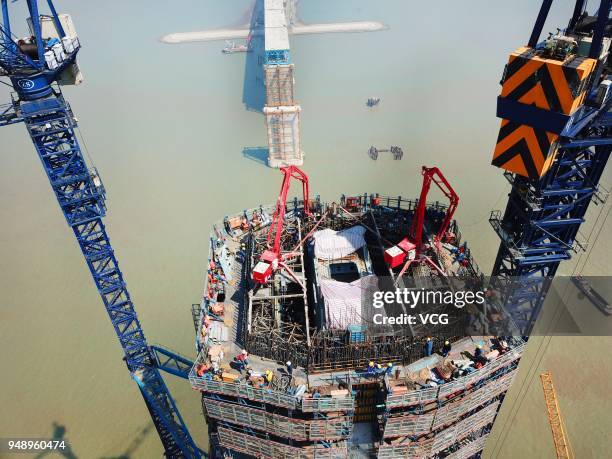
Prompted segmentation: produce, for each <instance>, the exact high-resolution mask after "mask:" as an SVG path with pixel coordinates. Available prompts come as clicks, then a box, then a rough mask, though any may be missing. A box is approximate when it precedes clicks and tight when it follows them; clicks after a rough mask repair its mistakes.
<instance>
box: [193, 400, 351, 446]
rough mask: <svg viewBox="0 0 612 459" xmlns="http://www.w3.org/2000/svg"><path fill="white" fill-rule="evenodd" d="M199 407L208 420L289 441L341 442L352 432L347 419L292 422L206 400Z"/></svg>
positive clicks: (275, 415)
mask: <svg viewBox="0 0 612 459" xmlns="http://www.w3.org/2000/svg"><path fill="white" fill-rule="evenodd" d="M203 405H204V408H205V410H206V414H208V416H210V417H212V418H215V419H218V420H220V421H224V422H231V423H233V424H238V425H240V426H243V427H248V428H250V429H256V430H261V431H264V432H266V433H269V434H272V435H276V436H278V437H283V438H288V439H291V440H299V441H321V440H326V441H332V440H342V439H345V438H348V437H350V435H351V432H352V425H353V422H352V419H351V417H350V416H337V417H334V418H330V419H313V420H304V419H294V418H290V417H287V416H281V415H278V414H274V413H268V412H266V411H263V410H260V409H256V408H251V407H246V406H240V405H235V404H231V403H228V402H223V401H220V400H212V399H210V398H207V397H204V400H203Z"/></svg>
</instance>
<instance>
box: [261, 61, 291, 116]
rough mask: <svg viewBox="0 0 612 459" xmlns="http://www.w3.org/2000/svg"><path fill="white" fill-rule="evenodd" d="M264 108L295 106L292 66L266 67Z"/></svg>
mask: <svg viewBox="0 0 612 459" xmlns="http://www.w3.org/2000/svg"><path fill="white" fill-rule="evenodd" d="M264 73H265V79H266V106H268V107H280V106H282V105H285V106H293V105H296V102H295V98H294V89H293V86H294V83H295V80H294V77H293V64H289V65H266V66H265V67H264Z"/></svg>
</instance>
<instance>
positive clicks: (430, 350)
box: [425, 336, 433, 357]
mask: <svg viewBox="0 0 612 459" xmlns="http://www.w3.org/2000/svg"><path fill="white" fill-rule="evenodd" d="M431 354H433V341H432V339H431V336H428V337H427V341H426V342H425V356H427V357H429V356H430V355H431Z"/></svg>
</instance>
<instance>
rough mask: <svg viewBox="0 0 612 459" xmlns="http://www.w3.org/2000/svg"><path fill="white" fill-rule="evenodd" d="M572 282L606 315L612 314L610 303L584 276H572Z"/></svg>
mask: <svg viewBox="0 0 612 459" xmlns="http://www.w3.org/2000/svg"><path fill="white" fill-rule="evenodd" d="M571 279H572V282H573V283H574V284H575V285H576V287H578V290H580V291H581V292H582V293H583V294H584V295H585V296H586V297H587V298H588V299H589V301H590V302H591V303H593V304H594V305H595V306H596V307H597V309H599V310H600V311H601V312H603V313H604V314H605V315H607V316H609V315H611V314H612V307H611V306H610V303H608V302H607V301H606V300H605V299H604V297H602V296H601V295H600V294H599V293H598V292H597V291H596V290H595V289H594V288H593V287H591V284H589V282H588V281H587V280H586V279H585V278H584V277H582V276H572V277H571Z"/></svg>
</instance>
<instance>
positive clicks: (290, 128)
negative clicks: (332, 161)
mask: <svg viewBox="0 0 612 459" xmlns="http://www.w3.org/2000/svg"><path fill="white" fill-rule="evenodd" d="M301 110H302V109H301V107H300V106H299V105H290V106H278V107H264V109H263V112H264V115H265V116H266V128H267V131H268V165H269V166H271V167H282V166H291V165H295V166H301V165H302V164H303V163H304V159H303V155H302V148H301V142H300V112H301Z"/></svg>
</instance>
